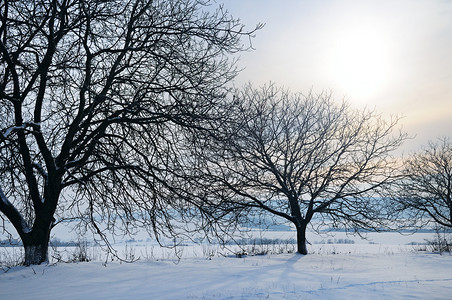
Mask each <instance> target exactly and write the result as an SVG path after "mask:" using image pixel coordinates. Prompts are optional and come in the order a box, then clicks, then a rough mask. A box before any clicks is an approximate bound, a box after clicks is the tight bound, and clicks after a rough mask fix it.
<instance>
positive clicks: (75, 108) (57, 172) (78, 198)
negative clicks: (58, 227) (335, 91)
mask: <svg viewBox="0 0 452 300" xmlns="http://www.w3.org/2000/svg"><path fill="white" fill-rule="evenodd" d="M0 18H1V26H0V72H1V77H0V115H1V119H0V196H1V201H0V211H1V213H2V214H0V217H1V218H2V219H7V220H8V221H9V222H11V223H12V225H13V226H14V228H15V230H16V231H17V232H18V234H19V235H20V237H21V239H22V241H23V243H24V246H25V264H35V263H41V262H43V261H45V260H46V259H47V245H48V240H49V235H50V230H51V228H52V227H53V226H54V225H55V224H56V223H58V222H59V221H60V220H62V219H65V218H76V219H78V220H80V221H82V223H83V224H85V225H86V226H88V227H90V228H92V229H93V230H94V231H95V232H97V233H98V234H100V235H101V236H102V237H105V236H106V233H105V232H106V230H108V231H110V232H111V231H113V232H115V229H121V232H126V233H127V232H130V231H133V228H134V224H135V225H136V224H139V225H140V226H143V227H145V228H148V229H149V231H151V232H153V233H154V234H155V235H157V236H158V235H159V233H162V232H167V231H164V230H163V227H164V226H166V225H168V220H167V218H170V217H171V214H170V213H169V211H170V209H169V208H174V209H176V208H178V207H180V203H179V202H180V201H181V200H180V199H179V200H176V199H175V197H173V196H171V194H172V193H173V192H176V191H177V188H175V187H173V186H172V184H173V183H176V181H177V180H176V179H175V178H177V176H178V170H180V169H181V165H182V163H183V160H181V159H180V157H179V154H181V153H182V150H181V148H179V145H181V144H182V140H183V139H184V135H185V134H186V133H187V132H190V134H192V133H193V132H194V131H202V130H210V129H211V128H213V127H214V126H215V125H214V124H215V123H216V121H217V120H218V118H220V117H221V116H219V115H218V114H217V113H216V110H217V107H218V106H219V105H221V103H222V101H223V99H224V97H225V95H226V94H227V93H228V91H229V88H230V87H229V82H230V81H231V80H232V79H233V78H234V77H235V76H236V74H237V72H238V70H237V68H236V64H235V62H236V60H235V59H233V58H232V55H233V54H235V53H237V52H240V51H244V50H247V49H249V48H250V46H251V45H250V44H249V40H248V38H251V37H252V36H253V33H254V31H255V30H256V29H258V28H260V27H261V25H257V26H256V28H253V29H252V30H249V31H246V30H245V29H244V26H243V25H242V24H241V23H240V22H239V21H238V20H237V19H234V18H233V17H232V16H230V15H229V13H228V12H227V11H225V10H224V9H223V7H217V8H214V7H213V6H212V3H210V2H209V1H200V0H170V1H163V0H129V1H122V0H107V1H99V0H88V1H81V0H39V1H26V0H24V1H2V2H1V5H0ZM244 37H245V38H247V39H245V41H243V38H244ZM101 224H102V225H101Z"/></svg>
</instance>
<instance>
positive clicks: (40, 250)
mask: <svg viewBox="0 0 452 300" xmlns="http://www.w3.org/2000/svg"><path fill="white" fill-rule="evenodd" d="M24 248H25V261H24V265H26V266H29V265H39V264H42V263H44V262H48V248H49V243H48V242H46V243H42V244H37V245H27V246H25V245H24Z"/></svg>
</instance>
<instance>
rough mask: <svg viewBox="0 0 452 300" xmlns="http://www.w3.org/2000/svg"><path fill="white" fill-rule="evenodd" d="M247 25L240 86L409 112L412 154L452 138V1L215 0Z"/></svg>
mask: <svg viewBox="0 0 452 300" xmlns="http://www.w3.org/2000/svg"><path fill="white" fill-rule="evenodd" d="M217 2H218V3H224V5H225V8H227V9H228V10H229V11H230V12H231V14H232V15H233V16H235V17H238V18H240V19H241V20H242V22H243V23H244V24H246V25H247V26H248V27H249V28H251V27H252V26H253V25H255V24H256V23H258V22H262V23H266V25H265V27H264V29H262V30H261V31H259V32H258V33H257V35H256V38H255V39H254V40H253V44H254V47H255V48H256V50H255V51H253V52H249V53H244V54H242V55H241V60H240V66H242V67H245V68H246V69H245V70H244V71H243V72H242V73H241V74H240V76H239V78H238V82H239V83H244V82H248V81H251V82H253V83H254V84H255V85H262V84H265V83H268V82H270V81H272V82H274V83H277V84H278V85H281V86H284V87H287V88H290V90H292V91H294V92H307V91H308V90H309V89H310V88H313V90H314V91H319V92H320V91H322V90H324V89H328V90H329V89H331V90H332V91H333V93H334V96H335V98H337V99H341V98H343V97H345V98H346V99H348V100H349V101H350V102H351V103H352V104H353V105H355V106H357V107H363V106H367V107H370V108H376V109H377V110H378V111H380V112H382V113H384V114H387V115H389V114H398V115H403V116H404V119H403V120H402V124H403V126H404V129H405V130H406V131H407V132H408V133H409V134H412V135H414V134H416V135H417V137H416V138H415V140H414V141H410V142H408V143H407V145H406V148H407V149H414V148H416V147H417V146H418V145H420V144H424V143H425V142H426V141H427V140H429V139H435V138H436V137H438V136H444V135H447V136H452V0H443V1H440V0H374V1H370V0H361V1H357V0H354V1H352V0H298V1H296V0H217Z"/></svg>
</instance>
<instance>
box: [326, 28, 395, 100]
mask: <svg viewBox="0 0 452 300" xmlns="http://www.w3.org/2000/svg"><path fill="white" fill-rule="evenodd" d="M389 46H390V45H389V43H388V41H387V40H385V38H384V36H383V35H381V34H379V33H378V32H375V31H374V32H372V31H370V30H364V29H361V30H360V29H357V30H350V31H347V32H346V33H345V34H342V35H339V36H338V38H337V40H336V42H335V44H334V45H333V47H332V49H330V51H331V52H330V53H331V54H330V59H331V62H330V65H329V68H330V74H331V75H332V76H333V80H334V81H335V83H336V85H337V86H338V87H340V89H342V90H343V91H345V92H346V93H347V94H348V95H349V96H351V98H354V99H355V100H354V101H358V102H361V103H362V102H365V101H366V98H369V97H370V96H372V94H374V93H376V92H378V91H380V90H382V89H384V88H385V85H387V84H388V83H389V81H390V76H391V62H390V57H389V53H390V51H389Z"/></svg>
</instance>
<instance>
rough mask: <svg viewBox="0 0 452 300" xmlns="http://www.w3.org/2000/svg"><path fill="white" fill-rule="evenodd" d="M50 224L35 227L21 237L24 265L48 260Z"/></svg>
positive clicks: (37, 263)
mask: <svg viewBox="0 0 452 300" xmlns="http://www.w3.org/2000/svg"><path fill="white" fill-rule="evenodd" d="M50 230H51V224H49V226H45V227H44V226H43V227H41V228H40V227H37V228H34V229H33V231H31V232H29V233H27V234H25V235H24V236H23V237H22V242H23V245H24V250H25V259H24V265H26V266H30V265H39V264H42V263H45V262H48V261H49V259H48V249H49V240H50Z"/></svg>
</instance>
